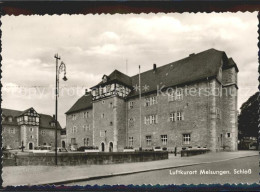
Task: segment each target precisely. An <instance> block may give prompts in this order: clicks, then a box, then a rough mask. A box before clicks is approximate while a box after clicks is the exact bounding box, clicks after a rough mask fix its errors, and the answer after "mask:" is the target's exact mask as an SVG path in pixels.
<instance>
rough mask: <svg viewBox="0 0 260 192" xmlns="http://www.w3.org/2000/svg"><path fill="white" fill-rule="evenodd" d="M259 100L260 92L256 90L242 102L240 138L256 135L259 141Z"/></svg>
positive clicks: (239, 125)
mask: <svg viewBox="0 0 260 192" xmlns="http://www.w3.org/2000/svg"><path fill="white" fill-rule="evenodd" d="M259 100H260V98H259V92H256V93H255V94H254V95H252V96H251V97H250V98H249V99H248V100H247V101H246V102H245V103H243V104H242V106H241V108H240V109H241V112H240V114H239V116H238V131H239V135H238V139H242V138H244V137H256V138H257V141H258V137H257V136H258V124H259V122H258V120H259V113H258V111H259ZM257 146H258V145H257Z"/></svg>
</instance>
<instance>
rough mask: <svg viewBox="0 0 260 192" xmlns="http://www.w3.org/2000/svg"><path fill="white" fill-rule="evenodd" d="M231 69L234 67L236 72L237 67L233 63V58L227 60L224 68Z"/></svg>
mask: <svg viewBox="0 0 260 192" xmlns="http://www.w3.org/2000/svg"><path fill="white" fill-rule="evenodd" d="M231 67H235V69H236V71H237V72H238V71H239V70H238V67H237V64H236V63H235V61H234V60H233V58H232V57H231V58H228V62H227V66H226V67H225V68H231Z"/></svg>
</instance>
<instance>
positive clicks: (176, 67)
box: [66, 49, 238, 114]
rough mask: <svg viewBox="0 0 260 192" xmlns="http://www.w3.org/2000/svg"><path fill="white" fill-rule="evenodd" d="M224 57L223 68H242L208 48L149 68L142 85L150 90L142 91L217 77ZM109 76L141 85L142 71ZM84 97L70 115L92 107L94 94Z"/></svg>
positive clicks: (221, 52)
mask: <svg viewBox="0 0 260 192" xmlns="http://www.w3.org/2000/svg"><path fill="white" fill-rule="evenodd" d="M222 59H223V60H224V66H223V68H230V67H235V68H236V70H237V71H238V68H237V65H236V64H235V62H234V61H233V59H232V58H229V59H228V58H227V55H226V53H225V52H224V51H218V50H216V49H208V50H206V51H203V52H200V53H197V54H191V55H190V56H189V57H186V58H184V59H181V60H178V61H175V62H172V63H169V64H166V65H163V66H161V67H158V68H156V69H155V70H153V69H151V70H149V71H145V72H143V73H141V74H140V75H141V85H142V87H143V86H146V87H147V88H148V89H147V90H144V89H142V93H148V92H151V91H156V90H157V86H159V87H162V86H165V87H170V86H177V85H181V84H187V83H191V82H194V81H197V80H202V79H205V78H207V77H214V76H216V75H217V74H218V72H219V69H220V67H221V60H222ZM108 77H109V79H108V83H109V82H111V81H114V80H117V81H120V82H122V83H123V84H125V85H130V86H132V87H133V86H136V85H137V86H138V85H139V75H138V74H137V75H134V76H132V77H129V76H127V75H125V74H123V73H122V72H120V71H118V70H115V71H113V72H112V73H111V74H110V75H109V76H108ZM101 84H103V82H100V83H99V84H98V85H101ZM98 85H96V86H98ZM96 86H94V87H96ZM94 87H93V88H94ZM90 94H91V93H90ZM138 94H139V92H138V90H137V91H135V90H133V91H132V92H131V93H130V95H129V96H128V98H130V97H133V96H136V95H138ZM84 97H85V96H82V97H81V98H80V99H79V100H78V101H77V102H76V103H75V104H74V105H73V106H72V107H71V108H70V110H69V111H68V112H67V113H66V114H68V113H72V112H75V111H79V110H82V109H86V108H91V107H92V99H90V97H88V98H84ZM91 98H92V97H91Z"/></svg>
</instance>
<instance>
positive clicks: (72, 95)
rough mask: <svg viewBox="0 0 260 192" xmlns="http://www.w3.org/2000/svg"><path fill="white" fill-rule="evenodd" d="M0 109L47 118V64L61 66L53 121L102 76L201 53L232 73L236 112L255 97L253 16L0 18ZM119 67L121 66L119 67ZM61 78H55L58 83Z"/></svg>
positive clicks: (50, 85)
mask: <svg viewBox="0 0 260 192" xmlns="http://www.w3.org/2000/svg"><path fill="white" fill-rule="evenodd" d="M1 21H2V48H3V50H2V57H3V60H2V71H3V72H2V84H3V93H2V97H3V102H2V107H4V108H10V109H17V110H25V109H27V108H29V107H34V109H35V110H36V111H37V112H38V113H46V114H50V115H52V114H54V113H55V97H54V86H55V60H54V54H55V53H58V54H59V55H60V56H61V60H62V61H64V62H65V63H66V65H67V77H68V81H66V82H64V81H60V86H61V87H64V86H66V88H65V87H64V88H63V89H62V90H61V91H62V92H61V94H60V97H59V116H58V118H59V120H60V122H61V124H62V126H63V127H64V126H65V124H66V123H65V115H64V113H65V112H66V111H67V110H68V109H69V108H70V107H71V106H72V105H73V104H74V103H75V102H76V101H77V99H78V98H79V97H81V96H82V95H83V94H84V90H85V88H89V87H91V86H93V85H95V84H96V83H98V82H99V81H100V79H101V77H102V75H103V74H107V75H109V74H110V73H111V72H112V71H113V70H114V69H118V70H120V71H121V72H124V73H127V74H128V75H130V76H131V75H135V74H137V73H138V65H141V68H142V71H146V70H149V69H151V68H152V65H153V63H156V64H157V66H161V65H164V64H167V63H170V62H173V61H176V60H179V59H182V58H184V57H187V56H188V55H189V54H191V53H198V52H201V51H204V50H207V49H209V48H215V49H217V50H221V51H225V52H226V54H227V55H228V56H229V57H232V58H233V59H234V61H235V62H236V63H237V65H238V68H239V70H240V72H239V74H238V81H239V83H238V86H239V97H238V107H239V108H240V106H241V104H242V103H243V102H245V101H246V100H247V99H248V97H249V96H251V95H252V94H253V93H255V92H256V91H257V86H258V81H257V78H258V72H257V68H258V60H257V59H258V58H257V51H258V48H257V37H258V33H257V29H258V28H257V24H258V22H257V13H256V12H255V13H225V14H222V13H211V14H205V13H203V14H198V13H197V14H189V13H185V14H140V15H136V14H128V15H118V14H116V15H104V14H103V15H72V16H70V15H62V16H56V15H55V16H48V15H45V16H37V15H36V16H17V17H15V16H3V17H2V18H1ZM126 60H127V63H128V67H126ZM61 77H62V76H61Z"/></svg>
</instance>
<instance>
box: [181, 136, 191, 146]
mask: <svg viewBox="0 0 260 192" xmlns="http://www.w3.org/2000/svg"><path fill="white" fill-rule="evenodd" d="M182 137H183V144H184V145H187V144H190V134H183V135H182Z"/></svg>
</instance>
